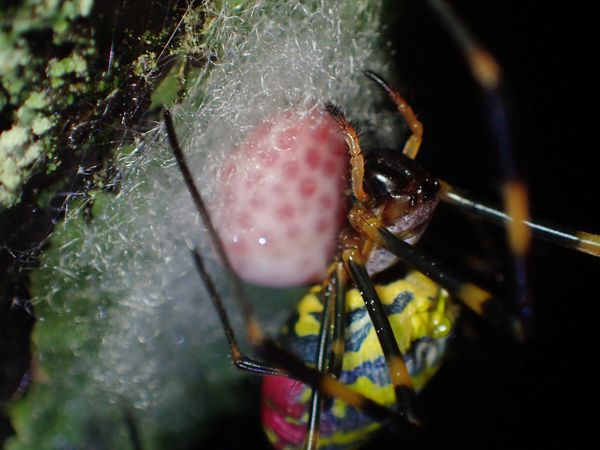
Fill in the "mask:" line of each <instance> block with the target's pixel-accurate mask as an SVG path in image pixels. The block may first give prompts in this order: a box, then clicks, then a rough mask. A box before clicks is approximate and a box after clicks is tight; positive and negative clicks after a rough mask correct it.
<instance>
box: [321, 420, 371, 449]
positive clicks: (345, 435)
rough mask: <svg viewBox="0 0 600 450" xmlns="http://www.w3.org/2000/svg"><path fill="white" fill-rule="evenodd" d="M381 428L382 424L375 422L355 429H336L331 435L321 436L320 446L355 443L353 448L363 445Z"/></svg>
mask: <svg viewBox="0 0 600 450" xmlns="http://www.w3.org/2000/svg"><path fill="white" fill-rule="evenodd" d="M380 428H381V424H380V423H378V422H373V423H371V424H370V425H369V426H366V427H362V428H358V429H356V430H354V431H351V432H347V431H336V432H335V433H334V434H332V435H330V436H323V435H321V436H319V448H323V447H326V446H348V445H353V446H354V447H353V448H357V447H359V446H361V445H362V444H363V443H364V442H365V441H367V439H368V438H369V435H370V434H372V433H374V432H375V431H377V430H379V429H380Z"/></svg>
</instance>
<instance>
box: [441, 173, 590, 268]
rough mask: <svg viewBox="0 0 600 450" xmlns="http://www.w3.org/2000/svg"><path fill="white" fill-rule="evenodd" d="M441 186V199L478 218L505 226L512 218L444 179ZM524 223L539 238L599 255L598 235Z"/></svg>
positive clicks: (565, 228) (528, 222) (527, 221)
mask: <svg viewBox="0 0 600 450" xmlns="http://www.w3.org/2000/svg"><path fill="white" fill-rule="evenodd" d="M440 185H441V187H442V189H441V191H440V194H441V199H442V200H444V201H446V202H448V203H450V204H452V205H454V206H456V207H457V208H460V209H461V210H463V211H465V212H467V213H469V214H472V215H474V216H476V217H478V218H481V219H484V220H486V221H488V222H492V223H495V224H497V225H502V226H505V225H506V223H508V222H511V221H512V220H513V218H512V217H511V216H510V215H508V214H506V213H504V212H502V211H499V210H497V209H494V208H490V207H489V206H486V205H484V204H482V203H480V202H478V201H476V200H473V199H471V198H469V197H468V196H466V195H465V194H464V193H462V192H459V191H457V190H456V189H455V188H453V187H452V186H450V185H449V184H448V183H446V182H445V181H441V180H440ZM524 223H525V225H526V226H527V227H529V229H530V230H531V234H532V235H533V236H534V237H537V238H539V239H544V240H546V241H548V242H552V243H553V244H556V245H560V246H562V247H567V248H572V249H573V250H577V251H580V252H583V253H589V254H590V255H594V256H600V236H599V235H596V234H592V233H586V232H585V231H578V230H573V229H570V228H567V227H557V226H555V225H553V226H547V225H543V224H540V223H534V222H531V221H529V220H526V221H525V222H524Z"/></svg>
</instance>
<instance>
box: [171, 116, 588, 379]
mask: <svg viewBox="0 0 600 450" xmlns="http://www.w3.org/2000/svg"><path fill="white" fill-rule="evenodd" d="M328 109H329V110H330V112H331V113H332V114H333V116H334V117H337V119H338V121H339V122H340V123H341V125H342V127H344V126H345V125H344V120H343V117H342V116H341V114H340V113H338V112H336V110H335V109H334V108H332V107H329V108H328ZM168 128H170V138H171V140H172V141H174V132H173V126H172V125H170V126H169V125H168ZM173 146H174V147H177V146H176V145H173ZM178 158H181V157H178ZM180 160H181V159H180ZM187 177H189V178H190V179H191V176H189V175H187ZM588 239H589V241H590V243H589V245H590V246H591V247H595V246H597V242H596V240H597V238H596V237H592V236H588ZM513 245H514V246H515V247H516V251H517V252H524V249H520V248H519V244H513ZM592 251H594V250H592ZM280 356H281V355H280ZM288 367H289V366H288ZM288 370H291V369H288Z"/></svg>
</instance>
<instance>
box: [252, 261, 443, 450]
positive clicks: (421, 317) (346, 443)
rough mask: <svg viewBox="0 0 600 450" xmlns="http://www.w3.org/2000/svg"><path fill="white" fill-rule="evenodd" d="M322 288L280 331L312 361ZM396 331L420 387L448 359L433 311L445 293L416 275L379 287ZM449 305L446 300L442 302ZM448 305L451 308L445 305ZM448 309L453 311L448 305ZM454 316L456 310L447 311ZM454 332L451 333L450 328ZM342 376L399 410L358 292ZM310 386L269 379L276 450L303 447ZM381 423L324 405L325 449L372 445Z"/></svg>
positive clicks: (349, 305) (267, 416) (269, 421)
mask: <svg viewBox="0 0 600 450" xmlns="http://www.w3.org/2000/svg"><path fill="white" fill-rule="evenodd" d="M319 290H320V288H319V287H316V288H313V290H312V291H311V292H310V293H309V294H308V295H306V296H305V297H304V298H303V300H302V301H301V302H300V304H299V306H298V309H297V310H296V311H295V312H294V314H293V316H292V317H291V318H290V320H289V321H288V323H287V324H286V326H285V327H284V328H283V330H282V333H281V344H282V345H283V347H285V348H287V349H289V350H291V351H293V352H294V353H296V354H298V355H299V356H300V357H301V358H302V359H303V360H305V361H306V362H307V363H308V364H311V365H314V362H315V361H314V358H315V354H316V349H317V345H318V334H319V324H320V320H321V314H322V310H323V305H322V303H321V301H320V299H319V295H318V292H319ZM377 291H378V293H379V295H380V297H381V300H382V302H383V304H384V307H385V309H386V312H387V314H388V317H389V320H390V323H391V325H392V328H393V330H394V335H395V337H396V340H397V341H398V344H399V347H400V349H401V351H402V352H403V354H404V358H405V360H406V363H407V367H408V370H409V373H410V376H411V380H412V382H413V385H414V387H415V390H416V391H419V390H420V389H422V388H423V386H424V385H425V384H426V383H427V381H429V379H430V378H431V377H432V376H433V374H434V373H435V372H436V370H437V369H438V367H439V365H440V364H441V362H442V359H443V355H444V352H445V349H446V341H447V336H448V332H446V333H442V334H443V337H437V338H436V337H433V336H434V334H436V332H435V330H434V328H435V325H432V324H433V322H434V320H433V319H432V317H433V316H434V312H435V311H439V305H440V302H446V301H447V296H446V294H445V293H444V292H443V291H441V290H440V289H439V288H438V287H437V286H436V285H435V284H434V283H432V282H431V281H429V280H428V279H427V278H425V277H424V276H423V275H421V274H418V273H416V272H412V273H410V274H409V275H408V276H407V277H406V278H404V279H401V280H398V281H395V282H393V283H391V284H389V285H385V286H378V287H377ZM444 305H445V303H444ZM446 306H447V305H446ZM446 311H450V308H446ZM447 316H448V317H451V316H452V314H451V313H450V312H448V313H447ZM447 331H448V330H447ZM340 381H341V382H343V383H344V384H347V385H348V386H350V387H352V388H353V389H355V390H357V391H358V392H360V393H362V394H364V395H365V396H367V397H369V398H371V399H372V400H375V401H376V402H378V403H380V404H382V405H384V406H388V407H393V406H394V405H395V401H396V400H395V396H394V389H393V387H392V384H391V381H390V375H389V370H388V367H387V365H386V362H385V358H384V356H383V354H382V351H381V346H380V344H379V341H378V340H377V336H376V333H375V330H374V328H373V325H372V322H371V320H370V318H369V315H368V313H367V311H366V308H365V306H364V302H363V300H362V297H361V296H360V294H359V293H358V291H357V290H356V289H351V290H350V291H348V293H347V296H346V339H345V353H344V362H343V370H342V374H341V377H340ZM310 397H311V389H310V388H309V387H307V386H306V385H304V384H301V383H299V382H298V381H295V380H293V379H290V378H284V377H275V376H268V377H265V378H264V381H263V400H262V403H263V404H262V420H263V426H264V428H265V430H266V432H267V435H268V436H269V439H270V440H271V442H272V444H273V445H274V447H275V448H277V449H283V448H286V449H292V448H302V446H303V443H304V439H305V436H306V422H307V419H308V404H309V401H310ZM380 427H381V424H380V423H376V422H373V420H372V419H371V418H370V417H369V416H367V415H365V414H364V413H362V412H360V411H358V410H356V409H354V408H352V407H350V406H348V405H347V404H345V403H344V402H342V401H339V400H337V399H335V400H333V403H332V405H331V407H330V408H326V409H324V410H323V412H322V415H321V427H320V434H319V448H320V449H336V450H341V449H351V448H356V447H358V446H360V445H361V444H362V443H364V442H366V441H367V440H368V439H369V438H370V437H371V435H372V434H373V433H374V432H376V431H377V430H378V429H379V428H380Z"/></svg>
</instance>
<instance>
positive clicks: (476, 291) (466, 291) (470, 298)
mask: <svg viewBox="0 0 600 450" xmlns="http://www.w3.org/2000/svg"><path fill="white" fill-rule="evenodd" d="M458 297H459V298H460V299H461V300H462V301H463V302H464V303H465V304H466V305H467V306H468V307H469V308H471V309H472V310H473V311H475V312H476V313H477V314H479V315H481V314H483V304H484V303H485V302H486V301H487V300H489V299H490V298H491V297H492V295H491V294H490V293H489V292H488V291H486V290H484V289H481V288H480V287H479V286H475V285H474V284H471V283H465V284H463V285H462V287H461V289H460V292H458Z"/></svg>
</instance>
